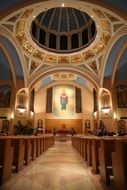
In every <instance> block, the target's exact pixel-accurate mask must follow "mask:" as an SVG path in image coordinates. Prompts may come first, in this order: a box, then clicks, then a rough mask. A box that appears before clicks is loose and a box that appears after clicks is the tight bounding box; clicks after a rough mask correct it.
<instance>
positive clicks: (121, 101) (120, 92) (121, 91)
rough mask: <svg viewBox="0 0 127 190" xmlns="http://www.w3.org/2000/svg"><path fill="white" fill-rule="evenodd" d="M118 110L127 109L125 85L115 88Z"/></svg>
mask: <svg viewBox="0 0 127 190" xmlns="http://www.w3.org/2000/svg"><path fill="white" fill-rule="evenodd" d="M116 95H117V105H118V108H127V85H119V86H117V87H116Z"/></svg>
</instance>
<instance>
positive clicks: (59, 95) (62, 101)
mask: <svg viewBox="0 0 127 190" xmlns="http://www.w3.org/2000/svg"><path fill="white" fill-rule="evenodd" d="M53 103H54V104H53V105H54V115H55V116H60V117H64V118H65V117H68V116H72V115H74V87H73V86H72V85H62V86H61V85H57V86H54V88H53Z"/></svg>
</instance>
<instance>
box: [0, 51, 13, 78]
mask: <svg viewBox="0 0 127 190" xmlns="http://www.w3.org/2000/svg"><path fill="white" fill-rule="evenodd" d="M12 79H13V78H12V73H11V69H10V65H9V63H8V60H7V58H6V56H5V54H4V52H3V50H2V49H1V48H0V80H12Z"/></svg>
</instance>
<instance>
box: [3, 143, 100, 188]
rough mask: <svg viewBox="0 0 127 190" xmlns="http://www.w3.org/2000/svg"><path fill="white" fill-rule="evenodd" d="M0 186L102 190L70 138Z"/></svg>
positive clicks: (57, 144)
mask: <svg viewBox="0 0 127 190" xmlns="http://www.w3.org/2000/svg"><path fill="white" fill-rule="evenodd" d="M0 189H1V190H103V188H102V187H101V184H100V182H99V179H98V178H97V176H96V177H95V176H93V175H92V174H91V172H90V169H88V167H87V166H86V164H85V162H84V161H83V159H82V158H81V157H80V155H79V154H78V153H77V152H76V150H75V149H74V148H73V147H72V145H71V143H70V142H56V144H55V146H53V147H52V148H50V149H49V150H48V151H46V152H45V153H43V155H41V156H40V157H39V158H37V159H36V160H35V161H33V162H32V163H31V164H30V165H29V166H26V167H25V168H24V169H23V170H22V171H20V172H19V173H18V174H13V175H12V177H11V179H10V180H9V181H8V182H7V183H5V184H4V185H3V186H1V187H0Z"/></svg>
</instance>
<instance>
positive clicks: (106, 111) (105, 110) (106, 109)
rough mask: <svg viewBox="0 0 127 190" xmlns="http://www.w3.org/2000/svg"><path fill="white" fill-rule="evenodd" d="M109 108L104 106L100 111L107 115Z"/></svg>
mask: <svg viewBox="0 0 127 190" xmlns="http://www.w3.org/2000/svg"><path fill="white" fill-rule="evenodd" d="M110 109H111V108H110V106H105V107H102V109H101V110H102V111H103V112H104V113H105V114H108V113H109V112H110Z"/></svg>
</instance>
